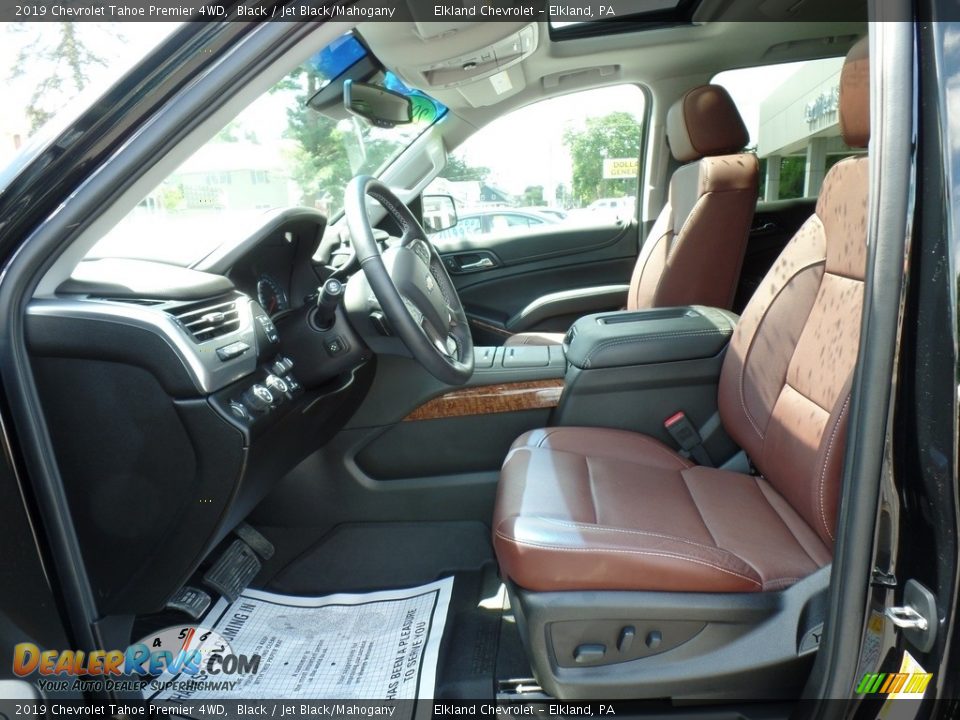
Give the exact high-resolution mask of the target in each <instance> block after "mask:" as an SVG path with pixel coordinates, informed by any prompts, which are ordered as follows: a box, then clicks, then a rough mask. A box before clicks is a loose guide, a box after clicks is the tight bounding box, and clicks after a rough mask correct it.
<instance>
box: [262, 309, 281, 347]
mask: <svg viewBox="0 0 960 720" xmlns="http://www.w3.org/2000/svg"><path fill="white" fill-rule="evenodd" d="M257 322H258V323H260V327H262V328H263V333H264V335H266V336H267V340H269V341H270V342H272V343H278V342H280V334H279V333H278V332H277V326H276V325H274V324H273V320H271V319H270V316H269V315H257Z"/></svg>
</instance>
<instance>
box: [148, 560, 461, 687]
mask: <svg viewBox="0 0 960 720" xmlns="http://www.w3.org/2000/svg"><path fill="white" fill-rule="evenodd" d="M452 587H453V578H444V579H443V580H438V581H436V582H433V583H429V584H427V585H421V586H420V587H415V588H408V589H405V590H384V591H379V592H371V593H360V594H337V595H327V596H324V597H295V596H288V595H277V594H274V593H268V592H261V591H257V590H247V591H245V592H244V593H243V594H242V595H241V596H240V597H239V598H238V599H237V601H236V602H234V603H229V602H227V601H225V600H220V602H218V603H217V604H215V605H214V606H213V608H212V609H211V610H210V612H209V613H207V615H206V617H205V618H204V619H203V621H201V622H200V623H199V625H200V627H199V628H198V630H197V633H198V635H199V637H198V640H199V639H202V638H204V637H206V639H205V640H203V643H204V644H203V645H200V646H199V647H200V650H201V652H202V660H201V661H200V668H199V672H196V673H195V674H193V675H189V674H187V673H186V672H181V673H180V674H179V675H177V676H170V675H167V676H165V677H162V678H158V679H157V682H153V683H150V685H149V686H148V687H147V688H145V691H144V697H146V698H148V699H150V700H173V701H189V700H204V699H211V700H234V699H244V700H247V699H266V698H286V699H311V700H324V699H337V700H363V699H370V700H415V699H418V698H423V699H426V698H432V697H433V691H434V681H435V679H436V672H437V660H438V657H439V650H440V640H441V638H442V637H443V628H444V624H445V622H446V617H447V608H448V606H449V604H450V593H451V589H452ZM186 642H191V641H190V640H187V641H186ZM221 646H226V648H225V650H221ZM190 647H191V648H193V647H195V645H193V644H191V645H190ZM185 648H186V646H185ZM214 655H218V657H216V658H215V659H213V661H212V663H211V659H212V658H214ZM228 655H232V656H234V658H233V659H232V660H229V659H228V658H227V656H228ZM254 656H258V657H259V664H258V667H256V671H255V672H252V671H251V669H252V668H251V667H250V666H251V664H252V663H251V658H254ZM221 666H222V668H224V669H227V668H228V667H229V666H233V667H234V672H233V673H232V674H226V673H225V672H218V671H219V670H220V668H221ZM244 666H246V669H247V671H246V672H243V669H244ZM238 667H239V670H238V669H237V668H238Z"/></svg>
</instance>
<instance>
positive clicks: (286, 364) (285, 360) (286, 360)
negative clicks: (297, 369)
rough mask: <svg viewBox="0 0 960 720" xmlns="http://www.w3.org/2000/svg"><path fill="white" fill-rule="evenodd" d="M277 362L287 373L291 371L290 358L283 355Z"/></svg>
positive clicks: (291, 362)
mask: <svg viewBox="0 0 960 720" xmlns="http://www.w3.org/2000/svg"><path fill="white" fill-rule="evenodd" d="M279 361H280V362H282V363H283V366H284V367H285V368H286V369H287V372H290V371H291V370H293V360H291V359H290V358H288V357H286V356H285V355H284V356H281V357H280V358H279Z"/></svg>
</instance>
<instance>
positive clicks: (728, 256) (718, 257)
mask: <svg viewBox="0 0 960 720" xmlns="http://www.w3.org/2000/svg"><path fill="white" fill-rule="evenodd" d="M667 137H668V140H669V143H670V148H671V151H672V152H673V155H674V157H675V158H676V159H677V160H679V161H681V162H686V163H688V164H687V165H684V166H683V167H681V168H679V169H678V170H677V171H676V172H675V173H674V174H673V177H671V179H670V190H669V194H668V199H667V203H666V205H665V206H664V208H663V210H662V211H661V212H660V215H659V217H658V218H657V221H656V223H655V224H654V226H653V228H652V229H651V231H650V234H649V235H648V236H647V240H646V242H645V243H644V244H643V247H642V248H641V250H640V255H639V257H638V258H637V264H636V267H635V268H634V272H633V276H632V278H631V280H630V292H629V294H628V296H627V309H629V310H638V309H641V308H650V307H666V306H670V305H708V306H711V307H719V308H729V307H730V306H731V305H732V304H733V297H734V294H735V293H736V289H737V281H738V280H739V277H740V268H741V266H742V265H743V255H744V252H745V251H746V246H747V238H748V235H749V232H750V223H751V222H752V220H753V213H754V210H755V208H756V204H757V192H758V189H757V183H758V178H759V165H758V163H757V158H756V156H755V155H753V154H751V153H738V152H737V151H738V150H740V149H741V148H742V147H743V146H744V145H746V144H747V141H748V139H749V137H748V135H747V130H746V127H745V126H744V124H743V120H742V119H741V118H740V114H739V113H738V112H737V108H736V106H735V105H734V104H733V100H732V99H731V98H730V95H729V94H728V93H727V91H726V90H725V89H724V88H722V87H720V86H718V85H703V86H700V87H697V88H694V89H693V90H690V91H689V92H687V93H686V94H685V95H684V96H683V97H682V98H681V99H680V100H678V101H677V102H676V103H675V104H674V105H673V107H672V108H671V109H670V112H669V113H668V116H667ZM731 153H732V154H731ZM694 161H695V162H694ZM562 342H563V333H518V334H516V335H513V336H512V337H510V338H508V339H507V341H506V344H507V345H554V344H560V343H562Z"/></svg>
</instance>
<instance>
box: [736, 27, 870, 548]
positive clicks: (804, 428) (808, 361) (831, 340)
mask: <svg viewBox="0 0 960 720" xmlns="http://www.w3.org/2000/svg"><path fill="white" fill-rule="evenodd" d="M869 75H870V72H869V60H868V56H867V41H866V39H864V40H863V41H861V42H859V43H857V45H855V46H854V47H853V49H852V50H851V51H850V54H849V55H848V56H847V60H846V62H845V63H844V67H843V70H842V72H841V76H840V111H839V118H840V128H841V132H842V134H843V138H844V141H845V142H846V144H847V145H849V146H850V147H866V146H867V143H868V141H869V136H870V108H869V105H870V103H869V87H870V84H869V82H870V79H869ZM868 186H869V182H868V160H867V157H866V156H865V155H864V156H859V157H855V158H848V159H845V160H842V161H841V162H839V163H837V164H836V165H834V166H833V167H832V168H831V169H830V171H829V172H828V173H827V176H826V178H825V179H824V182H823V187H822V189H821V191H820V196H819V198H818V200H817V207H816V211H815V213H814V214H813V215H812V216H811V217H810V219H809V220H808V221H807V222H806V223H805V224H804V225H803V226H802V227H801V228H800V230H799V231H798V232H797V234H796V235H795V236H794V237H793V239H792V240H791V241H790V243H789V244H788V245H787V247H786V248H785V249H784V251H783V253H782V254H781V255H780V257H779V259H778V260H777V261H776V263H775V264H774V265H773V267H772V268H771V270H770V272H769V273H767V276H766V277H765V278H764V280H763V282H762V283H761V284H760V287H759V288H758V289H757V291H756V293H755V294H754V296H753V298H752V299H751V300H750V303H749V304H748V305H747V308H746V310H744V313H743V316H742V317H741V319H740V323H739V324H738V326H737V328H736V330H735V331H734V334H733V337H732V339H731V341H730V347H729V348H728V350H727V356H726V358H725V360H724V364H723V371H722V373H721V376H720V394H719V403H720V416H721V419H722V421H723V424H724V427H725V428H726V430H727V432H728V433H729V434H730V435H731V437H733V439H734V440H736V441H737V443H739V445H740V447H742V448H743V449H744V450H745V451H746V452H747V455H749V457H750V459H751V460H752V461H753V464H754V466H755V467H756V468H757V470H759V471H760V472H761V473H762V474H763V475H764V476H765V477H766V479H767V480H768V481H769V482H770V483H771V484H772V485H773V486H774V488H776V490H777V491H778V492H779V493H780V494H781V495H782V496H783V497H784V498H785V499H786V500H787V502H789V503H790V505H791V506H792V507H793V508H794V510H796V511H797V512H798V513H799V514H800V516H801V517H802V518H803V519H804V520H805V521H806V522H807V523H808V524H809V525H810V527H811V528H813V529H814V530H816V531H817V533H818V534H819V535H820V537H821V539H822V540H823V541H824V542H825V543H826V544H827V546H828V547H832V545H833V541H834V531H835V526H836V520H837V506H838V503H839V494H840V493H839V491H840V477H841V469H842V462H843V452H844V446H845V437H846V425H847V416H848V413H849V406H850V386H851V378H852V375H853V369H854V365H855V362H856V359H857V351H858V346H859V339H860V315H861V310H862V306H863V283H864V275H865V267H866V251H867V190H868Z"/></svg>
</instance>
